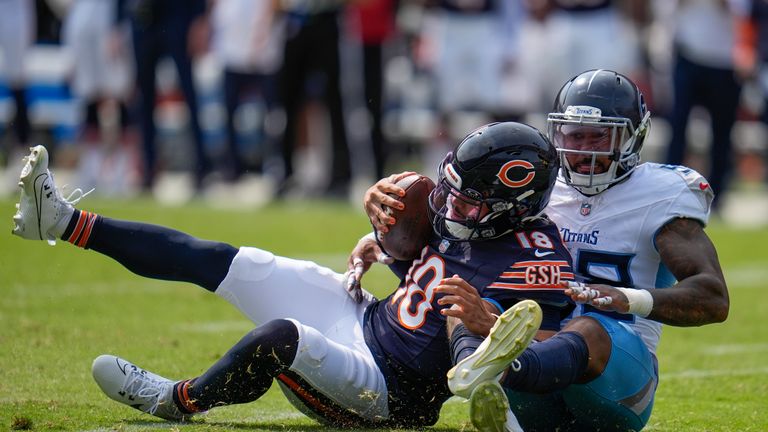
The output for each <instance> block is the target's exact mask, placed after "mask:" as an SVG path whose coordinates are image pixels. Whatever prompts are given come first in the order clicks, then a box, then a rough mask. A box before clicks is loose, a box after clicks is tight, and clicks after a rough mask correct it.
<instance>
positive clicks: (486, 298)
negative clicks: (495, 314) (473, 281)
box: [483, 297, 504, 313]
mask: <svg viewBox="0 0 768 432" xmlns="http://www.w3.org/2000/svg"><path fill="white" fill-rule="evenodd" d="M483 300H485V301H487V302H488V303H490V304H492V305H494V306H496V309H498V310H499V313H502V312H504V308H503V307H501V303H499V302H497V301H496V300H494V299H492V298H490V297H483Z"/></svg>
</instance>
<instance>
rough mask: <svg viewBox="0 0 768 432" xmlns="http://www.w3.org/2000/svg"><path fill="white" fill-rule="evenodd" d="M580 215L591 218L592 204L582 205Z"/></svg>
mask: <svg viewBox="0 0 768 432" xmlns="http://www.w3.org/2000/svg"><path fill="white" fill-rule="evenodd" d="M579 213H581V215H582V216H589V214H590V213H592V204H589V203H581V210H579Z"/></svg>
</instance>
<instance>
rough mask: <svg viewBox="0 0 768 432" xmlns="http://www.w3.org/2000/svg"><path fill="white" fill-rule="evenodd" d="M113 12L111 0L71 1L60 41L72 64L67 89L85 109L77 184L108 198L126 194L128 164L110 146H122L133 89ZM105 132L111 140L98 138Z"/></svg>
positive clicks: (121, 150)
mask: <svg viewBox="0 0 768 432" xmlns="http://www.w3.org/2000/svg"><path fill="white" fill-rule="evenodd" d="M116 13H117V0H75V1H74V2H73V4H72V6H71V8H70V11H69V13H68V14H67V16H66V19H65V21H64V28H63V36H62V40H63V42H64V45H65V47H66V49H67V50H69V52H70V55H71V56H72V58H73V60H74V61H73V71H72V79H71V83H70V84H71V89H72V92H73V93H74V95H75V96H77V97H78V98H79V99H80V100H81V102H82V104H83V105H84V107H85V118H84V121H83V125H82V129H81V133H80V137H81V138H80V141H81V143H82V144H83V151H84V152H83V154H82V155H81V158H80V167H81V170H80V171H81V176H80V177H81V178H80V181H79V184H80V185H81V186H82V187H84V188H91V187H97V186H98V189H99V190H100V191H102V192H107V193H110V194H111V193H115V192H126V191H127V189H128V186H129V184H128V180H129V178H130V176H129V175H128V172H129V169H130V165H131V164H130V157H129V153H128V152H127V149H126V148H125V146H120V145H115V144H116V143H115V142H114V141H117V142H119V143H122V144H125V143H126V140H127V130H128V110H127V107H126V101H127V99H128V97H129V95H130V92H131V90H132V88H133V86H132V84H133V83H132V80H131V77H132V72H133V70H132V64H131V61H130V56H129V54H128V49H129V45H128V43H127V42H128V40H127V38H128V35H127V31H126V30H127V28H125V27H122V26H116V25H115V16H116ZM107 117H110V119H109V120H110V121H104V122H101V121H100V119H105V118H107ZM110 122H111V123H112V125H111V126H113V127H111V128H109V127H108V126H110V125H109V123H110ZM108 129H109V130H110V132H113V133H114V132H116V135H117V136H116V137H115V136H109V135H102V132H105V131H107V130H108ZM113 138H115V139H114V140H113Z"/></svg>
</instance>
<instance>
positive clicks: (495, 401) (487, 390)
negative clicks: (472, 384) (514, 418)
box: [469, 381, 509, 432]
mask: <svg viewBox="0 0 768 432" xmlns="http://www.w3.org/2000/svg"><path fill="white" fill-rule="evenodd" d="M508 410H509V401H508V400H507V395H506V394H505V393H504V390H502V389H501V386H500V385H499V384H498V383H497V382H494V381H485V382H482V383H480V384H479V385H478V386H477V387H476V388H475V390H474V391H473V392H472V396H471V397H470V398H469V419H470V420H471V421H472V425H474V426H475V428H476V429H477V430H479V431H480V432H505V431H506V427H505V425H506V422H507V411H508Z"/></svg>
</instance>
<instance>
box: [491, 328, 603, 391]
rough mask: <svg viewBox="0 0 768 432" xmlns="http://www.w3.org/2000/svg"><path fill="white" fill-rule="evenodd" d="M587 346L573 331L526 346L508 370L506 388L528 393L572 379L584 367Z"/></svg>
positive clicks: (560, 385)
mask: <svg viewBox="0 0 768 432" xmlns="http://www.w3.org/2000/svg"><path fill="white" fill-rule="evenodd" d="M588 361H589V349H588V348H587V343H586V341H584V338H583V337H582V336H581V335H580V334H578V333H574V332H560V333H558V334H556V335H554V336H552V337H551V338H549V339H547V340H545V341H543V342H539V343H534V344H532V345H531V346H529V347H528V348H527V349H526V350H525V351H523V353H522V354H521V355H520V356H519V357H518V358H517V360H515V361H514V362H513V363H512V365H511V366H510V368H509V369H508V371H509V372H508V373H507V376H506V377H505V378H504V380H503V381H502V385H503V386H504V387H506V388H509V389H512V390H518V391H524V392H529V393H551V392H553V391H556V390H561V389H564V388H566V387H568V386H569V385H571V384H573V383H574V382H576V380H577V379H579V377H581V376H582V375H583V374H584V372H585V371H586V370H587V362H588Z"/></svg>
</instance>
